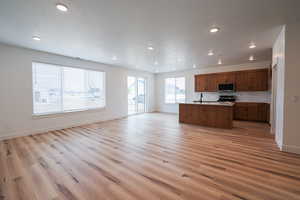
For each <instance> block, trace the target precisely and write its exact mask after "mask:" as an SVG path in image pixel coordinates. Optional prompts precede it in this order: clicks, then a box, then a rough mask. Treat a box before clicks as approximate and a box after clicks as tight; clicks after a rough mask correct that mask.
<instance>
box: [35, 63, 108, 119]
mask: <svg viewBox="0 0 300 200" xmlns="http://www.w3.org/2000/svg"><path fill="white" fill-rule="evenodd" d="M34 63H36V64H46V65H54V66H57V67H60V70H61V90H63V81H64V78H63V76H64V74H63V73H62V71H63V69H64V67H65V68H73V69H81V70H86V71H95V72H102V73H103V93H104V106H102V107H96V108H82V109H72V110H63V104H62V103H61V107H62V108H61V111H55V112H44V113H34V106H35V105H34V104H35V103H34V99H35V98H34V95H35V94H34V80H33V68H34V67H33V65H34ZM31 91H32V95H31V98H32V101H31V102H32V117H33V118H44V117H45V118H47V117H52V116H54V117H55V116H61V115H65V114H72V113H79V112H86V111H89V112H90V111H91V112H94V111H99V110H103V109H106V71H104V70H99V69H94V68H91V67H77V66H69V65H64V64H57V63H48V62H41V61H35V60H32V62H31ZM61 101H63V94H62V97H61Z"/></svg>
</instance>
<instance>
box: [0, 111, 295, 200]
mask: <svg viewBox="0 0 300 200" xmlns="http://www.w3.org/2000/svg"><path fill="white" fill-rule="evenodd" d="M234 126H235V128H234V129H232V130H222V129H213V128H204V127H199V126H193V125H185V124H179V123H178V116H176V115H168V114H160V113H151V114H143V115H136V116H131V117H129V118H125V119H121V120H113V121H108V122H102V123H96V124H90V125H85V126H80V127H75V128H69V129H64V130H60V131H52V132H48V133H43V134H39V135H33V136H28V137H21V138H16V139H12V140H6V141H2V142H0V184H1V185H0V199H1V200H19V199H23V200H48V199H50V200H78V199H80V200H106V199H111V200H127V199H128V200H131V199H137V200H141V199H143V200H148V199H149V200H156V199H163V200H168V199H172V200H180V199H181V200H183V199H188V200H194V199H195V200H202V199H203V200H205V199H212V200H229V199H233V200H235V199H236V200H238V199H240V200H250V199H253V200H259V199H264V200H273V199H277V200H297V199H298V200H299V199H300V156H298V155H295V154H289V153H283V152H280V151H279V150H278V149H277V147H276V145H275V143H274V139H273V137H272V136H271V135H270V134H269V133H268V131H269V127H268V126H267V125H266V124H260V123H250V122H235V123H234Z"/></svg>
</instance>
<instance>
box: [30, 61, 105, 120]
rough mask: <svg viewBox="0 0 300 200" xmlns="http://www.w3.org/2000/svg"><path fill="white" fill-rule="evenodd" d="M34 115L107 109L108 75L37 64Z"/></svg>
mask: <svg viewBox="0 0 300 200" xmlns="http://www.w3.org/2000/svg"><path fill="white" fill-rule="evenodd" d="M32 79H33V114H35V115H41V114H51V113H62V112H70V111H76V110H77V111H78V110H88V109H96V108H102V107H104V106H105V89H104V88H105V87H104V80H105V73H104V72H100V71H92V70H85V69H78V68H71V67H63V66H58V65H51V64H44V63H33V64H32Z"/></svg>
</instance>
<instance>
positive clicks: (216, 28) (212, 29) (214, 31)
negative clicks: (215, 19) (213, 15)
mask: <svg viewBox="0 0 300 200" xmlns="http://www.w3.org/2000/svg"><path fill="white" fill-rule="evenodd" d="M219 31H220V28H218V27H213V28H211V29H210V30H209V32H211V33H217V32H219Z"/></svg>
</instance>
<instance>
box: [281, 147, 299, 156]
mask: <svg viewBox="0 0 300 200" xmlns="http://www.w3.org/2000/svg"><path fill="white" fill-rule="evenodd" d="M281 150H282V151H284V152H289V153H296V154H300V146H293V145H282V148H281Z"/></svg>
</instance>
